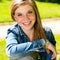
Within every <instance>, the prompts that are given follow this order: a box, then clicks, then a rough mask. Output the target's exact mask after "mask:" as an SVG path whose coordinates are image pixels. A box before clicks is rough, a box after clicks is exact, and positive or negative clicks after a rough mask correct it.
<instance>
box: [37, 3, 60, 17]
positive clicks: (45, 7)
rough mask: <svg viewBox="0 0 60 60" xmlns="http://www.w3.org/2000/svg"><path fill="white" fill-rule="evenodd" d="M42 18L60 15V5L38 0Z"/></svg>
mask: <svg viewBox="0 0 60 60" xmlns="http://www.w3.org/2000/svg"><path fill="white" fill-rule="evenodd" d="M36 3H37V6H38V9H39V12H40V15H41V17H42V18H52V17H60V5H59V4H56V3H45V2H44V3H43V2H36Z"/></svg>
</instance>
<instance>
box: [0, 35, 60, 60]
mask: <svg viewBox="0 0 60 60" xmlns="http://www.w3.org/2000/svg"><path fill="white" fill-rule="evenodd" d="M55 39H56V42H57V44H56V49H57V52H60V41H59V40H60V35H55ZM5 47H6V42H5V39H2V40H0V60H9V58H8V57H7V55H6V51H5ZM57 60H58V59H57Z"/></svg>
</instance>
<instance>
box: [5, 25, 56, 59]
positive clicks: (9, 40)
mask: <svg viewBox="0 0 60 60" xmlns="http://www.w3.org/2000/svg"><path fill="white" fill-rule="evenodd" d="M43 29H45V34H46V36H47V39H48V40H49V41H50V42H51V43H52V44H53V45H55V44H56V41H55V39H54V35H53V33H52V31H51V29H50V28H48V27H44V28H43ZM42 40H43V39H37V40H34V41H32V42H30V41H29V39H28V38H27V36H26V35H25V33H24V32H23V30H22V29H21V27H20V26H19V25H18V24H15V25H14V26H12V27H11V28H9V29H8V31H7V37H6V53H7V55H8V56H9V57H10V58H18V57H23V56H25V55H26V54H27V55H28V53H29V54H31V52H32V51H33V52H34V51H36V52H45V49H44V46H43V45H42Z"/></svg>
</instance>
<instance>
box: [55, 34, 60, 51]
mask: <svg viewBox="0 0 60 60" xmlns="http://www.w3.org/2000/svg"><path fill="white" fill-rule="evenodd" d="M55 39H56V43H57V44H56V50H57V52H60V34H59V35H55Z"/></svg>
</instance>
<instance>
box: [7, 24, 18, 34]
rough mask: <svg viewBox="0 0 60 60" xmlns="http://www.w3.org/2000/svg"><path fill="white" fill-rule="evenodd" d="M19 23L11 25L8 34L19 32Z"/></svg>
mask: <svg viewBox="0 0 60 60" xmlns="http://www.w3.org/2000/svg"><path fill="white" fill-rule="evenodd" d="M18 30H19V29H18V24H17V23H16V24H14V25H13V26H11V27H9V28H8V30H7V34H9V33H11V32H12V33H14V34H17V33H18Z"/></svg>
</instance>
